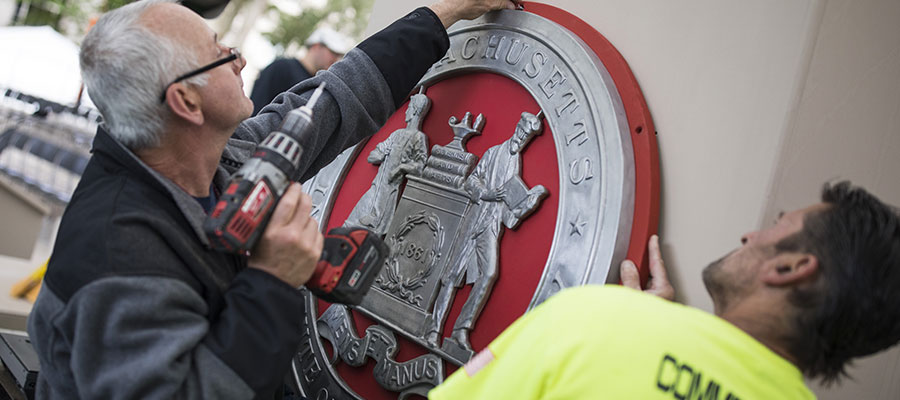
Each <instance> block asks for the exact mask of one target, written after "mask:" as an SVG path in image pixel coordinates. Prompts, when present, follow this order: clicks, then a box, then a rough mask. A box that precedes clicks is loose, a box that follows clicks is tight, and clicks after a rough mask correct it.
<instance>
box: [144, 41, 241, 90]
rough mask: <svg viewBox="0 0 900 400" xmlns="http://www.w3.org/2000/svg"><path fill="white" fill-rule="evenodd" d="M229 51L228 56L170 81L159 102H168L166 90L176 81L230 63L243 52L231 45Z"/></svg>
mask: <svg viewBox="0 0 900 400" xmlns="http://www.w3.org/2000/svg"><path fill="white" fill-rule="evenodd" d="M228 51H229V53H230V54H229V55H228V56H227V57H225V58H222V59H219V60H216V61H213V62H211V63H209V64H206V65H204V66H202V67H200V68H197V69H195V70H193V71H191V72H188V73H186V74H184V75H181V76H179V77H177V78H175V80H174V81H172V82H170V83H169V84H168V85H166V88H165V89H163V92H162V95H161V96H159V102H160V103H165V102H166V92H167V91H168V90H169V86H172V85H174V84H176V83H178V82H181V81H183V80H185V79H188V78H192V77H195V76H197V75H200V74H202V73H204V72H206V71H209V70H211V69H213V68H215V67H218V66H220V65H224V64H228V63H230V62H232V61H234V60H237V59H239V58H241V52H240V51H239V50H238V49H237V47H229V48H228Z"/></svg>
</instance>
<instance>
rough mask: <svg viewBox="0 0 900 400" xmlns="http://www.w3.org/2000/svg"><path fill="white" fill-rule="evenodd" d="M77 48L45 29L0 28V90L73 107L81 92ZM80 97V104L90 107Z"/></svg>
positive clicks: (47, 28) (48, 28)
mask: <svg viewBox="0 0 900 400" xmlns="http://www.w3.org/2000/svg"><path fill="white" fill-rule="evenodd" d="M78 52H79V50H78V45H77V44H75V43H74V42H72V40H70V39H69V38H67V37H65V36H63V35H61V34H60V33H58V32H56V31H55V30H53V29H52V28H50V27H49V26H13V27H0V55H2V56H0V58H2V60H3V61H2V62H0V87H2V88H10V89H13V90H16V91H19V92H22V93H26V94H29V95H32V96H36V97H40V98H43V99H46V100H50V101H55V102H57V103H61V104H66V105H73V104H75V101H76V99H77V98H78V92H79V91H80V90H81V71H80V69H79V67H78ZM86 94H87V93H86V92H85V96H84V97H83V98H82V105H85V106H90V107H93V104H92V103H91V102H90V100H89V99H87V95H86Z"/></svg>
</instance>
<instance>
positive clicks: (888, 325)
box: [428, 182, 900, 400]
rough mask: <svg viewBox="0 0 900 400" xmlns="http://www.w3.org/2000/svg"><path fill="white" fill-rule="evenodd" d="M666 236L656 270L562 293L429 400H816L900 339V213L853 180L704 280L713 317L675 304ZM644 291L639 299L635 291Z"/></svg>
mask: <svg viewBox="0 0 900 400" xmlns="http://www.w3.org/2000/svg"><path fill="white" fill-rule="evenodd" d="M658 240H659V239H658V238H657V237H656V236H653V237H652V238H651V239H650V246H649V252H650V257H649V258H650V274H651V276H652V278H651V280H650V282H649V284H648V287H647V290H645V292H649V293H651V294H655V295H657V296H649V295H647V294H646V293H641V292H640V291H639V290H640V283H639V279H638V274H637V269H636V268H635V266H634V264H633V263H632V262H630V261H626V262H624V263H623V264H622V265H621V267H620V269H621V277H622V283H623V285H624V286H626V287H622V286H616V285H606V286H600V285H593V286H581V287H577V288H571V289H566V290H563V291H561V292H560V293H558V294H556V295H555V296H553V297H551V298H550V299H549V300H547V301H546V302H545V303H544V304H542V305H540V306H538V307H536V308H535V309H533V310H531V311H530V312H528V313H527V314H525V315H524V316H523V317H521V318H520V319H519V320H517V321H516V322H514V323H513V324H512V325H510V326H509V327H508V328H507V329H506V330H505V331H504V332H503V333H501V334H500V336H498V337H497V338H496V339H495V340H494V341H493V342H492V343H491V344H489V345H488V346H487V347H486V348H485V349H484V350H483V351H482V352H480V353H478V354H477V355H475V356H474V357H473V358H472V359H471V360H470V361H469V362H468V363H467V364H466V365H465V366H463V367H462V368H460V369H459V370H457V371H456V372H455V373H454V374H453V375H451V376H450V377H449V378H448V379H447V380H446V381H445V382H444V383H443V384H441V385H440V386H438V387H437V388H435V389H433V390H432V391H431V392H429V396H428V397H429V398H430V399H432V400H442V399H517V400H520V399H525V400H528V399H545V400H546V399H567V400H578V399H648V400H654V399H659V400H663V399H721V400H736V399H745V400H747V399H813V398H815V396H814V395H813V393H812V392H811V391H810V390H809V389H808V388H807V387H806V385H805V384H804V377H806V378H809V379H821V380H822V381H824V382H825V383H832V382H837V381H839V380H840V378H841V377H843V376H845V375H846V367H847V366H848V365H849V364H850V363H851V362H852V361H853V360H854V359H857V358H860V357H865V356H868V355H870V354H874V353H877V352H879V351H882V350H884V349H887V348H889V347H891V346H894V345H896V344H897V342H898V340H900V295H898V293H900V215H898V211H897V209H896V208H894V207H891V206H889V205H886V204H884V203H882V202H881V201H880V200H878V199H877V198H876V197H875V196H873V195H871V194H869V193H868V192H866V191H865V190H864V189H862V188H859V187H854V186H852V185H850V183H849V182H841V183H837V184H833V185H825V187H824V188H823V190H822V195H821V201H820V202H819V203H817V204H813V205H811V206H809V207H806V208H803V209H800V210H796V211H792V212H789V213H782V215H780V216H779V218H778V220H777V221H776V223H775V224H774V226H771V227H767V228H764V229H762V230H759V231H756V232H750V233H747V234H745V235H743V236H742V237H741V238H740V242H741V246H740V247H739V248H737V249H735V250H734V251H732V252H730V253H728V254H727V255H725V256H724V257H722V258H720V259H719V260H717V261H714V262H712V263H711V264H709V266H707V267H706V268H705V269H704V270H703V283H704V284H705V286H706V289H707V291H708V292H709V294H710V296H711V297H712V300H713V304H714V307H715V314H714V315H713V314H709V313H707V312H704V311H701V310H697V309H694V308H691V307H687V306H683V305H680V304H676V303H673V302H671V301H668V300H672V298H673V297H674V291H673V290H672V287H671V285H670V284H669V282H668V279H667V278H666V270H665V267H664V265H663V260H662V258H661V257H660V252H659V241H658ZM632 289H638V290H632Z"/></svg>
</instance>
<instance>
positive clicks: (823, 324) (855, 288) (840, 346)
mask: <svg viewBox="0 0 900 400" xmlns="http://www.w3.org/2000/svg"><path fill="white" fill-rule="evenodd" d="M822 202H824V203H826V204H827V205H828V207H827V208H826V209H824V210H823V211H819V212H813V213H810V214H807V215H806V217H805V218H804V221H803V230H802V231H801V232H799V233H797V234H794V235H792V236H791V237H788V238H785V239H784V240H782V241H780V242H779V243H778V244H777V245H776V250H777V251H779V252H782V251H804V252H809V253H811V254H813V255H814V256H816V258H817V259H818V262H819V271H820V272H819V279H818V281H817V282H816V283H815V284H813V285H809V287H804V288H797V289H795V290H794V291H793V292H792V293H791V294H790V296H789V301H790V302H791V303H792V304H793V305H794V306H795V307H796V308H797V310H798V313H797V318H796V319H795V321H794V322H795V325H794V331H793V334H792V335H790V337H789V338H787V340H788V346H789V349H788V350H789V352H790V353H791V355H793V356H794V357H795V358H796V359H797V364H798V367H799V368H800V370H802V371H803V373H804V374H805V375H806V376H808V377H810V378H821V380H822V382H823V383H825V384H826V385H828V384H831V383H834V382H837V381H839V380H840V378H841V377H842V376H846V375H847V372H846V369H845V368H846V366H847V365H849V364H850V362H851V361H852V360H853V359H854V358H857V357H862V356H866V355H869V354H873V353H875V352H878V351H881V350H883V349H886V348H888V347H891V346H893V345H894V344H896V343H897V342H898V341H900V215H898V211H897V209H895V208H893V207H891V206H888V205H886V204H884V203H882V202H881V201H879V200H878V199H877V198H876V197H875V196H873V195H871V194H869V193H868V192H866V190H865V189H862V188H859V187H854V186H852V185H851V184H850V182H846V181H845V182H840V183H836V184H833V185H832V184H825V186H824V187H823V189H822Z"/></svg>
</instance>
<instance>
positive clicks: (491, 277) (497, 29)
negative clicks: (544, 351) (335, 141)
mask: <svg viewBox="0 0 900 400" xmlns="http://www.w3.org/2000/svg"><path fill="white" fill-rule="evenodd" d="M525 7H526V10H525V11H524V12H523V11H500V12H493V13H489V14H487V15H485V16H483V17H481V18H479V19H477V20H474V21H464V22H461V23H458V24H457V25H454V26H453V27H452V28H451V30H450V42H451V45H450V50H449V51H448V53H447V55H446V56H445V57H444V58H443V59H442V60H440V61H439V62H438V63H436V64H435V65H434V66H433V67H432V68H431V69H430V70H429V71H428V73H427V74H426V76H425V77H424V78H423V79H422V80H421V82H420V86H421V87H423V88H424V89H423V91H422V92H421V93H420V94H418V95H414V96H412V97H411V99H410V101H409V102H408V104H407V105H405V106H402V107H401V108H400V110H399V111H398V112H397V113H396V114H395V115H394V116H393V117H391V119H390V120H389V121H388V122H387V124H386V125H385V127H384V128H383V129H382V130H381V131H380V132H379V133H377V134H376V135H375V136H374V137H373V138H372V139H370V140H369V141H368V142H367V143H365V144H361V145H359V146H357V147H356V148H353V149H350V150H348V151H347V152H345V153H344V154H342V155H341V156H340V157H339V158H338V159H337V160H335V162H334V163H333V164H332V165H330V166H329V167H327V168H325V169H323V170H322V171H321V172H320V173H319V175H317V176H316V177H315V178H313V179H312V180H311V181H309V182H306V183H305V184H304V188H305V189H306V190H307V191H308V192H310V194H311V195H312V196H313V201H314V209H313V213H314V214H313V215H314V217H316V218H317V219H319V221H320V223H321V225H322V227H323V228H326V229H327V228H331V227H334V226H339V225H343V224H349V225H362V226H367V227H370V228H371V229H373V230H375V231H376V232H378V233H380V234H383V235H384V238H385V241H386V242H387V243H388V244H389V246H390V247H391V255H390V256H389V259H388V262H387V264H386V265H385V267H384V269H383V271H382V272H381V274H380V275H379V277H378V278H377V280H376V283H375V284H374V285H373V288H372V290H371V291H370V293H369V294H368V295H367V297H366V298H365V299H364V301H363V303H362V304H361V305H360V306H358V307H355V308H348V307H345V306H341V305H331V304H327V303H324V302H321V301H315V300H314V299H313V298H312V297H310V300H311V301H309V302H308V309H307V310H305V312H306V315H307V319H306V322H305V324H304V326H303V329H304V333H305V337H304V341H303V344H302V345H301V348H300V350H299V352H298V354H297V355H296V356H295V358H294V363H293V372H294V376H295V380H296V382H297V386H298V387H299V389H300V390H301V392H302V393H303V394H304V395H305V396H307V397H310V398H323V399H325V398H336V399H344V398H367V399H375V398H379V399H388V398H398V397H399V398H406V397H408V396H409V395H412V394H419V395H422V396H424V395H426V393H427V391H428V390H429V389H430V388H432V387H433V386H435V385H437V384H439V383H440V382H441V381H442V380H443V378H444V377H445V376H446V373H448V372H450V371H451V370H452V369H455V368H456V367H457V366H459V365H461V364H462V363H464V362H466V361H467V360H468V359H469V357H471V355H472V352H473V351H478V350H480V349H481V348H483V347H484V346H486V345H487V344H488V343H489V342H490V341H491V340H492V339H493V338H494V337H496V336H497V335H498V334H499V333H500V332H501V331H502V330H503V329H504V328H505V327H506V326H508V325H509V324H510V323H512V322H513V321H514V320H515V319H516V318H518V317H519V316H520V315H522V314H523V313H524V312H526V311H527V310H529V309H531V308H533V307H534V306H536V305H538V304H540V303H541V302H543V301H544V300H546V299H547V298H548V297H549V296H551V295H552V294H553V293H555V292H557V291H559V290H560V289H562V288H565V287H569V286H575V285H583V284H591V283H606V282H616V281H618V268H616V267H617V266H618V264H619V263H620V262H621V261H622V260H623V259H625V258H626V257H628V258H630V259H632V260H636V261H638V260H640V261H641V262H639V264H641V265H644V264H645V262H646V261H645V258H646V255H645V251H646V249H645V246H646V239H647V237H649V235H650V234H652V233H653V232H655V227H656V224H657V212H658V171H657V153H656V142H655V137H654V129H653V125H652V121H651V120H650V116H649V113H648V111H647V108H646V105H645V103H644V100H643V97H642V96H641V94H640V90H639V88H638V87H637V84H636V82H635V80H634V77H633V76H632V75H631V73H630V70H629V69H628V67H627V64H626V63H625V62H624V60H623V59H622V58H621V55H619V53H618V52H617V51H615V49H614V48H613V47H612V45H611V44H609V42H607V41H606V40H605V39H604V38H603V37H602V36H600V34H599V33H597V32H596V31H595V30H594V29H593V28H591V27H590V26H588V25H587V24H585V23H584V22H582V21H580V20H578V19H577V18H576V17H574V16H572V15H571V14H568V13H566V12H564V11H562V10H559V9H556V8H554V7H551V6H546V5H542V4H537V3H526V6H525ZM417 96H421V97H417ZM429 146H430V147H429ZM641 270H642V273H643V274H646V272H645V271H643V268H641Z"/></svg>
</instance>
